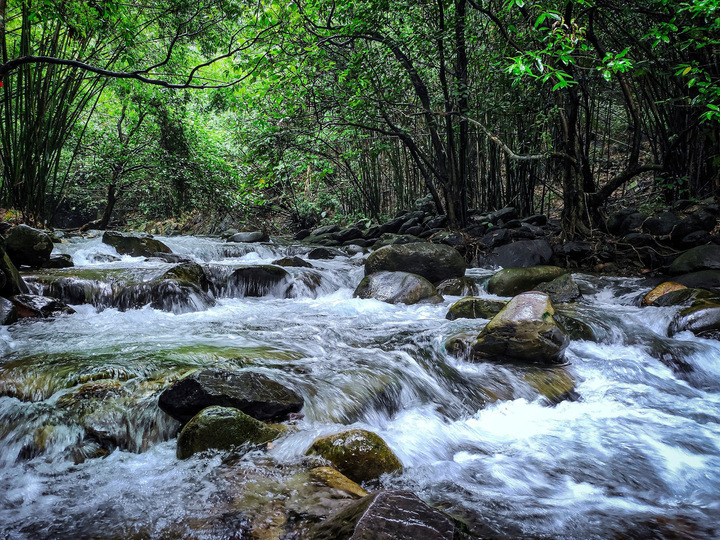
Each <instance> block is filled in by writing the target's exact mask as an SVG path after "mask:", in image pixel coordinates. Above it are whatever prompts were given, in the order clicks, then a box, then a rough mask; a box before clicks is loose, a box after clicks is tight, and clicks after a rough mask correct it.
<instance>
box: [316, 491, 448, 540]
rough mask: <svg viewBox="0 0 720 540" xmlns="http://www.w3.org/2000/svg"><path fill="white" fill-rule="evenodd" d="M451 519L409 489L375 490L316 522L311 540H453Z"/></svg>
mask: <svg viewBox="0 0 720 540" xmlns="http://www.w3.org/2000/svg"><path fill="white" fill-rule="evenodd" d="M457 532H458V531H456V527H455V524H454V523H453V521H452V519H450V518H449V517H448V516H447V515H445V514H443V513H442V512H440V511H439V510H435V509H434V508H432V507H430V506H428V505H427V504H425V503H424V502H423V501H421V500H420V499H419V498H418V497H417V496H415V495H414V494H413V493H411V492H410V491H379V492H376V493H373V494H371V495H368V496H367V497H364V498H362V499H360V500H359V501H357V502H355V503H353V504H352V505H351V506H349V507H347V508H346V509H344V510H342V511H341V512H339V513H338V514H336V515H334V516H331V517H330V518H328V519H327V520H326V521H323V522H322V523H320V524H319V525H316V526H315V528H314V529H313V530H312V532H311V538H313V540H420V539H422V540H453V539H454V538H459V536H456V533H457Z"/></svg>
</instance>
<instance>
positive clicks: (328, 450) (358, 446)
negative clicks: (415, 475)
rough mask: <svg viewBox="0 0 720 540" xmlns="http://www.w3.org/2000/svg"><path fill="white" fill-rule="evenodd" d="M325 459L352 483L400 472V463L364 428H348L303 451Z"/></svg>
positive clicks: (385, 446) (384, 445) (316, 441)
mask: <svg viewBox="0 0 720 540" xmlns="http://www.w3.org/2000/svg"><path fill="white" fill-rule="evenodd" d="M306 454H307V455H318V456H320V457H322V458H324V459H327V460H328V461H329V462H330V463H332V464H333V465H334V466H335V467H336V468H337V469H338V470H339V471H340V472H341V473H343V474H344V475H345V476H347V477H348V478H350V480H353V481H355V482H365V481H367V480H374V479H375V478H378V477H379V476H380V475H381V474H384V473H391V472H395V471H398V470H400V469H402V463H400V460H399V459H398V458H397V456H396V455H395V454H394V453H393V451H392V450H390V448H389V447H388V445H387V444H386V443H385V441H384V440H382V438H381V437H380V436H379V435H377V434H375V433H373V432H371V431H366V430H364V429H352V430H350V431H344V432H342V433H337V434H335V435H327V436H325V437H319V438H317V439H315V440H314V441H313V443H312V445H311V446H310V448H309V449H308V451H307V452H306Z"/></svg>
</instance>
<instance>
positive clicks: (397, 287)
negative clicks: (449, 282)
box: [353, 272, 443, 304]
mask: <svg viewBox="0 0 720 540" xmlns="http://www.w3.org/2000/svg"><path fill="white" fill-rule="evenodd" d="M353 296H355V297H357V298H374V299H376V300H380V301H381V302H387V303H389V304H417V303H418V302H429V303H433V304H437V303H440V302H442V301H443V298H442V296H440V295H439V294H438V292H437V289H436V288H435V286H434V285H433V284H432V283H430V282H429V281H428V280H427V279H425V278H424V277H422V276H418V275H416V274H409V273H407V272H377V273H375V274H371V275H369V276H365V277H364V278H363V280H362V281H361V282H360V284H359V285H358V286H357V288H356V289H355V292H354V294H353Z"/></svg>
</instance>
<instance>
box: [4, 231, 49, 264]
mask: <svg viewBox="0 0 720 540" xmlns="http://www.w3.org/2000/svg"><path fill="white" fill-rule="evenodd" d="M5 242H6V248H5V249H6V250H7V254H8V255H9V256H10V259H11V260H12V261H13V263H15V266H20V265H27V266H40V265H41V264H43V263H44V262H46V261H48V260H49V259H50V253H52V250H53V242H52V239H51V238H50V236H48V235H47V233H45V232H44V231H40V230H38V229H33V228H32V227H28V226H27V225H18V226H17V227H13V228H12V229H10V232H8V233H7V236H6V237H5Z"/></svg>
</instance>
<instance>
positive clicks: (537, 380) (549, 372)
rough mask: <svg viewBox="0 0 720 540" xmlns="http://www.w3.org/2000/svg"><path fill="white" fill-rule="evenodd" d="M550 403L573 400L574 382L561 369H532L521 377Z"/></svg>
mask: <svg viewBox="0 0 720 540" xmlns="http://www.w3.org/2000/svg"><path fill="white" fill-rule="evenodd" d="M523 378H524V379H525V381H526V382H527V383H528V384H529V385H530V386H532V387H533V388H535V389H536V390H537V391H538V392H539V393H540V395H542V396H544V397H545V398H546V399H547V400H548V401H550V403H553V404H555V403H560V402H561V401H564V400H566V399H568V398H571V399H573V398H575V396H576V394H575V380H574V379H573V378H572V376H571V375H570V374H569V373H568V372H567V371H566V370H564V369H563V368H553V369H534V370H531V371H528V372H527V373H526V374H525V376H524V377H523Z"/></svg>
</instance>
